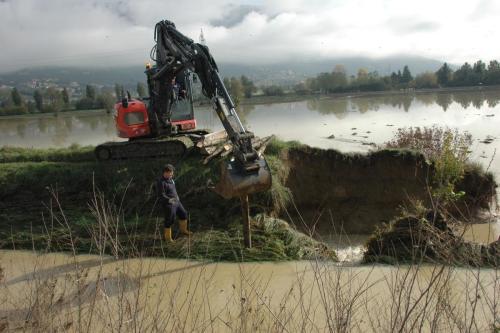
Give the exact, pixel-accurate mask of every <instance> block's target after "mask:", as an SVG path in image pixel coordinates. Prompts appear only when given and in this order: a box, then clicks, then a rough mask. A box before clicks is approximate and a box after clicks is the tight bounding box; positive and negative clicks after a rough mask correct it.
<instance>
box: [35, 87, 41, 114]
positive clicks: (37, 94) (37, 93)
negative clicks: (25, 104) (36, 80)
mask: <svg viewBox="0 0 500 333" xmlns="http://www.w3.org/2000/svg"><path fill="white" fill-rule="evenodd" d="M33 99H34V100H35V106H36V108H37V109H38V111H43V95H42V93H41V92H40V90H38V89H36V90H35V92H34V93H33Z"/></svg>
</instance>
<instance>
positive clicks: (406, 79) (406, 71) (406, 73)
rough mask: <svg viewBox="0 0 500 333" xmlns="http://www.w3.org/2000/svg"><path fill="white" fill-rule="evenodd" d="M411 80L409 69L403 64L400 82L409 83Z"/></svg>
mask: <svg viewBox="0 0 500 333" xmlns="http://www.w3.org/2000/svg"><path fill="white" fill-rule="evenodd" d="M411 80H413V76H412V75H411V72H410V69H409V68H408V66H406V65H405V67H404V68H403V75H402V76H401V83H406V84H408V83H410V81H411Z"/></svg>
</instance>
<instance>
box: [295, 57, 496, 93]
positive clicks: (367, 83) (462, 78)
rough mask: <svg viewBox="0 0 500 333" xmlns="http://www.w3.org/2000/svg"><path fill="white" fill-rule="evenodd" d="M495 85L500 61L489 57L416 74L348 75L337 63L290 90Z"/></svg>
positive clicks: (362, 72)
mask: <svg viewBox="0 0 500 333" xmlns="http://www.w3.org/2000/svg"><path fill="white" fill-rule="evenodd" d="M497 84H500V63H499V62H498V61H496V60H492V61H490V62H489V64H488V65H486V64H485V63H484V62H483V61H481V60H478V61H477V62H475V63H474V64H473V65H471V64H469V63H467V62H466V63H464V64H463V65H462V66H460V67H459V68H458V69H457V70H455V71H454V70H453V69H452V68H451V67H450V65H448V64H447V63H446V62H445V63H444V64H443V65H442V66H441V67H440V68H439V69H438V70H437V71H436V72H424V73H420V74H418V75H416V76H415V77H414V76H413V75H412V73H411V71H410V69H409V68H408V66H404V67H403V69H402V70H398V71H397V72H392V73H391V74H390V75H385V76H381V75H379V73H378V72H377V71H371V72H370V71H368V70H366V69H364V68H361V69H359V70H358V72H357V74H356V75H351V76H348V75H347V73H346V70H345V68H344V66H342V65H336V66H335V68H334V69H333V71H332V72H330V73H320V74H318V75H317V76H316V77H314V78H310V79H307V80H306V81H305V82H301V83H299V84H297V85H295V86H294V87H293V91H294V92H295V93H297V94H309V93H324V94H328V93H343V92H358V91H385V90H400V89H426V88H429V89H432V88H440V87H464V86H482V85H497Z"/></svg>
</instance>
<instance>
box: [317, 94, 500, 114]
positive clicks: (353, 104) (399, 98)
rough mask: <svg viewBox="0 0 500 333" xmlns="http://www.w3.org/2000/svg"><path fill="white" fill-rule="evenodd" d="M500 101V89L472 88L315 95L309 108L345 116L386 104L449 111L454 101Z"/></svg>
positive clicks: (471, 103)
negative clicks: (350, 94) (476, 89)
mask: <svg viewBox="0 0 500 333" xmlns="http://www.w3.org/2000/svg"><path fill="white" fill-rule="evenodd" d="M499 102H500V91H473V92H463V91H460V92H453V93H450V92H439V93H419V94H393V95H372V96H369V95H368V96H360V97H349V96H347V97H330V98H316V99H311V100H308V101H307V108H308V109H309V110H312V111H317V112H319V113H321V114H334V115H335V116H336V117H337V118H338V119H343V118H344V117H345V115H346V114H347V113H348V112H356V111H357V112H360V113H365V112H368V111H378V110H380V109H381V108H383V107H392V108H396V109H401V110H404V111H405V112H408V111H409V110H410V109H411V108H412V105H414V104H419V105H423V106H431V105H434V104H436V105H439V106H440V107H441V109H442V110H443V111H447V110H448V109H449V108H450V106H451V105H452V104H453V103H456V104H458V105H460V106H461V107H462V108H464V109H467V108H469V107H473V108H475V109H481V108H483V106H484V105H485V103H486V105H487V106H488V107H490V108H492V107H495V106H496V105H497V104H498V103H499Z"/></svg>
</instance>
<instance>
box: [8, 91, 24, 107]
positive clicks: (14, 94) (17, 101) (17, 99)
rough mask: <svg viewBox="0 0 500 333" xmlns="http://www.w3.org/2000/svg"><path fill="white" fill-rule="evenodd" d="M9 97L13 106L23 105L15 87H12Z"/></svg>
mask: <svg viewBox="0 0 500 333" xmlns="http://www.w3.org/2000/svg"><path fill="white" fill-rule="evenodd" d="M11 98H12V102H13V103H14V105H15V106H21V105H23V98H22V97H21V94H19V91H17V88H13V89H12V92H11Z"/></svg>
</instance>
